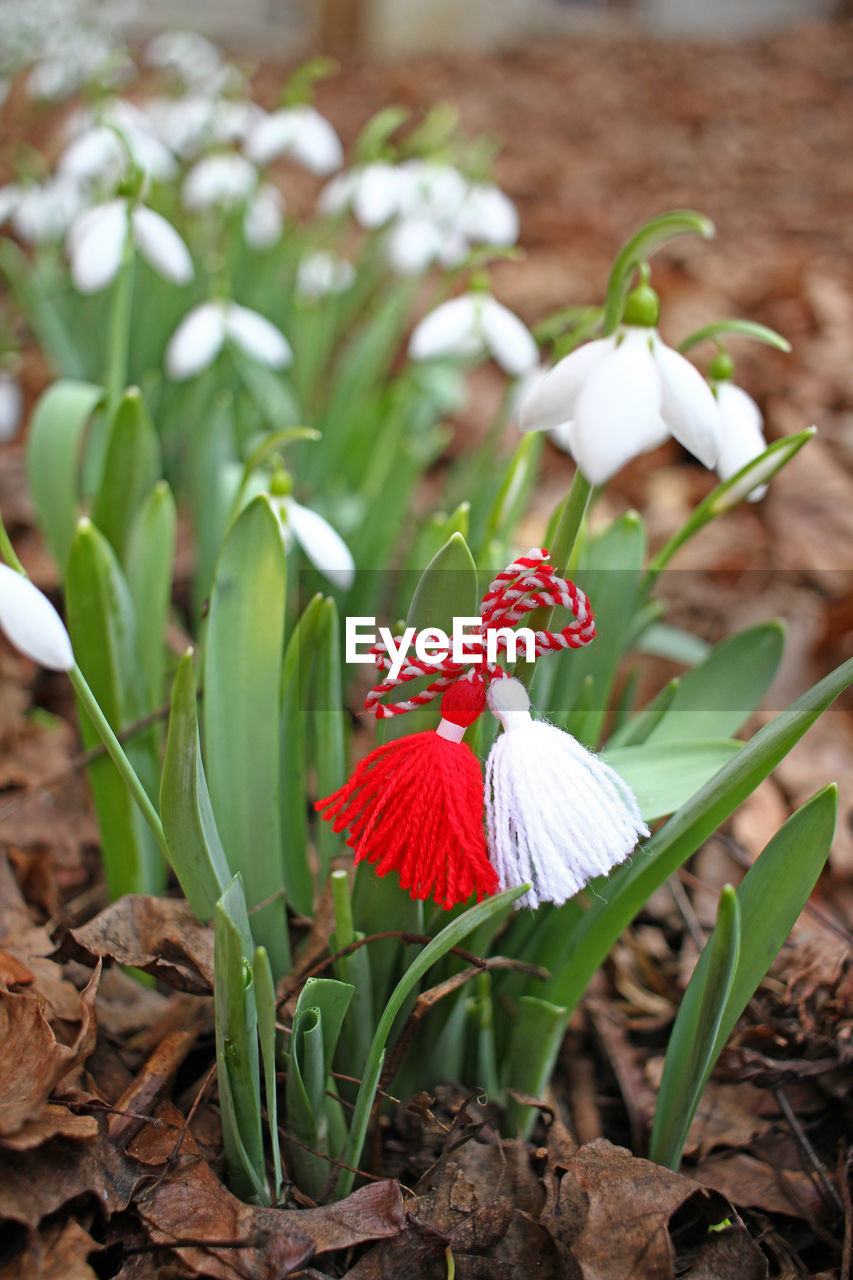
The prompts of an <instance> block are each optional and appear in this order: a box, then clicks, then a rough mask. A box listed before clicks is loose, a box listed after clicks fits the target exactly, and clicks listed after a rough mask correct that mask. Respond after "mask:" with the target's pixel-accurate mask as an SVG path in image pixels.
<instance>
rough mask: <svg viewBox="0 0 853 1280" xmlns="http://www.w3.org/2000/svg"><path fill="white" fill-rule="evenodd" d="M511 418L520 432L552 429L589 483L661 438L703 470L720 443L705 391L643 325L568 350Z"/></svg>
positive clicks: (611, 472)
mask: <svg viewBox="0 0 853 1280" xmlns="http://www.w3.org/2000/svg"><path fill="white" fill-rule="evenodd" d="M519 417H520V426H521V430H522V431H555V434H556V437H557V440H558V441H559V442H560V443H561V444H562V446H563V447H565V448H568V450H569V452H570V453H571V454H572V456H573V458H574V459H575V461H576V462H577V464H578V466H579V467H580V469H581V471H582V472H583V473H584V475H585V476H586V478H587V479H588V480H589V481H590V482H591V483H592V484H603V483H604V482H605V480H609V479H610V477H611V476H612V475H614V474H615V472H617V471H618V470H619V469H620V467H623V466H624V465H625V463H626V462H628V461H629V460H630V459H631V458H633V457H635V456H636V455H637V454H639V453H646V452H647V451H648V450H650V449H654V448H656V447H657V446H658V445H659V444H662V443H663V441H664V440H666V438H667V436H669V435H672V436H674V437H675V439H676V440H678V441H679V442H680V443H681V444H683V445H684V447H685V448H686V449H689V450H690V452H691V453H694V454H695V455H696V457H697V458H699V459H700V461H701V462H703V463H704V464H705V466H706V467H713V466H714V464H715V463H716V461H717V458H718V456H719V453H720V448H721V446H722V425H721V422H720V414H719V410H718V409H717V404H716V402H715V400H714V397H713V395H712V393H711V389H710V387H709V386H708V384H707V383H706V382H705V380H704V378H703V377H702V375H701V374H700V373H699V372H698V370H697V369H695V368H694V367H693V365H692V364H690V363H689V361H687V360H686V359H685V358H684V356H681V355H679V354H678V352H677V351H673V350H672V348H671V347H668V346H666V345H665V344H664V343H663V342H662V341H661V339H660V337H659V335H658V333H657V330H656V329H654V328H651V327H649V326H646V325H631V324H623V325H622V326H621V327H620V328H619V329H618V330H617V331H616V333H614V334H612V335H611V336H610V337H609V338H599V339H597V340H596V341H594V342H587V343H584V345H583V346H580V347H578V348H577V349H576V350H575V351H572V352H571V353H570V354H569V355H567V356H566V357H565V359H563V360H561V361H560V362H559V363H558V364H557V365H555V366H554V368H553V369H551V370H550V372H549V373H548V374H546V376H545V377H544V378H542V379H541V381H539V382H538V383H537V384H536V385H535V386H534V387H533V389H532V390H531V391H530V393H529V394H528V395H527V396H526V397H525V399H524V401H523V402H522V404H521V407H520V414H519ZM555 429H556V430H555Z"/></svg>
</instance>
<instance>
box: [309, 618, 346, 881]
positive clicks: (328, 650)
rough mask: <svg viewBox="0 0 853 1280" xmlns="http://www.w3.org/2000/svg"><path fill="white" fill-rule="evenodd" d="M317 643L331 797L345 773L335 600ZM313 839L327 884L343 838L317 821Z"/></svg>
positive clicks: (318, 733) (322, 773) (316, 676)
mask: <svg viewBox="0 0 853 1280" xmlns="http://www.w3.org/2000/svg"><path fill="white" fill-rule="evenodd" d="M314 644H315V659H314V673H313V677H312V681H311V686H312V697H313V707H314V710H313V712H312V714H311V727H312V730H313V738H314V769H315V772H316V775H317V795H318V796H328V795H331V794H332V792H333V791H337V789H338V787H340V786H342V785H343V783H344V777H345V772H346V751H345V747H344V690H343V683H342V676H341V643H340V627H339V624H338V607H337V605H336V604H335V602H334V600H331V599H328V600H324V601H323V604H322V605H321V607H320V612H319V615H318V618H317V626H316V631H315V637H314ZM314 842H315V844H316V846H317V853H318V856H319V860H320V869H319V881H320V884H321V885H325V883H326V880H327V879H328V875H329V864H330V862H331V859H332V858H333V856H334V855H335V854H336V853H338V852H339V851H340V846H341V837H340V835H339V834H336V833H335V832H334V830H333V829H332V824H331V823H329V822H320V821H318V822H316V823H315V825H314Z"/></svg>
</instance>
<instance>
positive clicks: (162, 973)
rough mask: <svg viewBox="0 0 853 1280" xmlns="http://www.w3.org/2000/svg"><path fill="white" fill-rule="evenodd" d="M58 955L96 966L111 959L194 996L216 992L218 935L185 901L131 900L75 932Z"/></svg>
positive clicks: (127, 898) (133, 897) (122, 900)
mask: <svg viewBox="0 0 853 1280" xmlns="http://www.w3.org/2000/svg"><path fill="white" fill-rule="evenodd" d="M57 954H58V955H59V956H60V957H62V958H65V959H67V958H73V959H75V960H84V961H86V962H88V963H90V964H91V963H92V961H93V960H94V959H95V957H98V956H100V957H101V958H103V959H106V958H107V957H109V958H110V959H112V960H115V961H116V962H117V963H118V964H125V965H131V966H132V967H133V968H135V969H142V970H144V972H145V973H151V974H153V975H154V977H155V978H159V979H160V980H161V981H162V982H165V983H166V984H167V985H168V986H170V987H175V988H176V989H177V990H178V991H189V992H191V993H192V994H194V995H209V994H210V992H211V991H212V990H213V930H212V929H211V928H209V927H208V926H207V925H203V924H199V922H198V920H196V918H195V916H194V915H193V912H192V910H191V909H190V906H189V904H188V903H186V902H184V901H183V900H181V899H176V898H154V897H150V896H148V895H146V894H133V893H131V894H126V895H125V897H123V898H119V900H118V902H113V903H111V904H110V906H108V907H107V908H106V909H105V910H104V911H101V912H100V914H99V915H97V916H95V918H94V919H93V920H90V921H89V922H88V923H87V924H84V925H82V926H81V927H80V928H79V929H70V930H69V932H68V935H67V937H66V938H65V939H64V940H63V943H62V946H61V948H60V950H59V952H58V953H57Z"/></svg>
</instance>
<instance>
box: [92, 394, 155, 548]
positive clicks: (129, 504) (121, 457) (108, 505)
mask: <svg viewBox="0 0 853 1280" xmlns="http://www.w3.org/2000/svg"><path fill="white" fill-rule="evenodd" d="M160 471H161V461H160V443H159V441H158V439H157V433H156V431H155V430H154V427H153V426H152V424H151V419H150V418H149V416H148V411H147V409H146V408H145V403H144V401H143V399H142V396H141V394H140V392H139V388H138V387H130V388H129V390H127V391H125V393H124V395H123V396H122V398H121V401H120V402H119V405H118V408H117V409H116V412H115V417H114V418H113V420H112V423H111V424H110V432H109V438H108V441H107V447H106V454H105V457H104V466H103V470H102V472H101V478H100V484H99V486H98V491H97V493H96V494H95V500H94V502H93V504H92V519H93V521H94V522H95V524H96V525H97V526H98V528H99V529H100V531H101V533H103V535H104V536H105V538H106V539H107V541H108V542H109V543H111V545H112V548H113V550H114V551H115V553H116V555H117V556H118V558H119V561H120V562H121V563H122V564H125V565H126V560H125V549H126V546H127V541H128V538H129V536H130V530H131V527H132V525H133V521H134V518H135V516H136V513H137V511H138V510H139V508H140V507H141V506H142V504H143V502H144V501H145V499H146V498H147V497H148V494H149V493H150V491H151V488H152V486H153V485H154V483H155V481H156V480H158V479H159V478H160Z"/></svg>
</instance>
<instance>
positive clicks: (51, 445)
mask: <svg viewBox="0 0 853 1280" xmlns="http://www.w3.org/2000/svg"><path fill="white" fill-rule="evenodd" d="M103 396H104V390H103V387H97V386H95V385H94V384H93V383H91V382H73V381H71V380H70V379H67V378H63V379H60V381H58V382H54V383H53V385H52V386H50V387H48V389H47V391H45V392H44V394H43V395H42V396H41V397H40V398H39V401H38V403H37V404H36V407H35V409H34V410H33V415H32V418H31V420H30V426H29V433H28V435H27V484H28V486H29V490H30V493H31V495H32V499H33V502H34V503H35V508H36V512H37V514H38V519H39V524H40V526H41V529H42V532H43V533H44V536H45V539H46V541H47V544H48V546H49V547H50V550H51V552H52V554H53V557H54V559H55V560H56V563H57V564H58V565H59V570H60V573H63V574H64V572H65V564H66V561H67V559H68V552H69V551H70V549H71V540H72V538H73V537H74V529H75V526H76V523H77V504H78V502H79V500H80V490H79V471H80V460H81V453H82V449H83V437H84V434H85V431H86V425H87V423H88V421H89V419H90V418H91V416H92V414H93V413H94V411H95V409H96V408H97V406H98V405H99V404H100V402H101V400H102V399H103Z"/></svg>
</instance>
